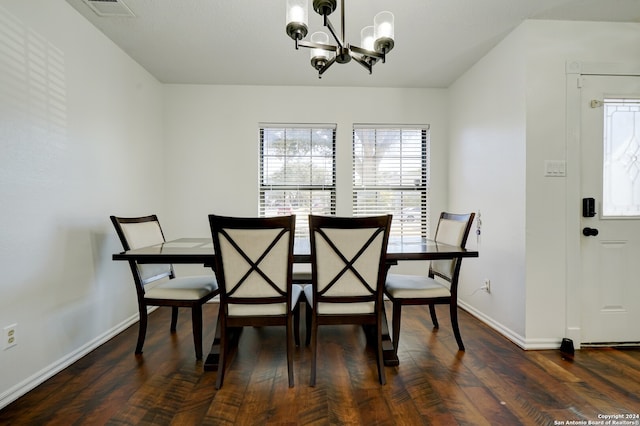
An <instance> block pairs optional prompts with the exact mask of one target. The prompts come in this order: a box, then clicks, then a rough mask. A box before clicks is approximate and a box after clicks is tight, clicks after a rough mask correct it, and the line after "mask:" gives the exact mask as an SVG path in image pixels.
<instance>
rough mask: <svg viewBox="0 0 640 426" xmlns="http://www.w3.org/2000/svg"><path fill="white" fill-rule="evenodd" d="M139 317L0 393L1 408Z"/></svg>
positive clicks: (153, 308)
mask: <svg viewBox="0 0 640 426" xmlns="http://www.w3.org/2000/svg"><path fill="white" fill-rule="evenodd" d="M155 309H157V306H155V307H151V308H149V312H152V311H154V310H155ZM139 318H140V315H139V314H135V315H133V316H131V317H129V318H127V319H126V320H124V321H122V322H121V323H120V324H118V325H116V326H115V327H113V328H111V329H110V330H107V331H106V332H104V333H103V334H101V335H100V336H97V337H96V338H95V339H93V340H91V341H90V342H88V343H87V344H85V345H83V346H81V347H80V348H78V349H76V350H75V351H73V352H71V353H69V354H67V355H66V356H64V357H62V358H60V359H59V360H57V361H56V362H54V363H52V364H50V365H48V366H47V367H45V368H43V369H42V370H40V371H38V372H37V373H35V374H33V375H32V376H31V377H28V378H26V379H25V380H23V381H22V382H20V383H18V384H17V385H15V386H13V387H11V388H9V389H8V390H7V391H5V392H3V393H2V394H0V410H1V409H3V408H4V407H6V406H7V405H9V404H11V403H12V402H13V401H15V400H17V399H18V398H20V397H21V396H23V395H24V394H26V393H27V392H29V391H31V390H33V389H35V388H36V387H37V386H39V385H40V384H42V383H43V382H45V381H46V380H48V379H50V378H51V377H53V376H54V375H56V374H58V373H59V372H60V371H62V370H64V369H65V368H67V367H68V366H70V365H71V364H73V363H74V362H76V361H78V360H79V359H81V358H82V357H83V356H85V355H87V354H88V353H89V352H91V351H92V350H94V349H96V348H97V347H99V346H100V345H102V344H104V343H106V342H107V341H109V340H111V339H112V338H114V337H115V336H117V335H118V334H120V333H122V332H123V331H124V330H126V329H127V328H129V327H131V326H132V325H133V324H135V323H137V322H138V320H139Z"/></svg>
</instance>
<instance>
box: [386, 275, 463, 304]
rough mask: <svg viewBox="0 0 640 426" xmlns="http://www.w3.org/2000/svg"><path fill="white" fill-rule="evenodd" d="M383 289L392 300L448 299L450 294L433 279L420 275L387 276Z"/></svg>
mask: <svg viewBox="0 0 640 426" xmlns="http://www.w3.org/2000/svg"><path fill="white" fill-rule="evenodd" d="M385 288H386V290H387V293H388V294H389V296H391V297H392V298H394V299H420V298H429V297H449V296H451V292H450V291H449V289H448V288H447V287H446V286H444V285H443V284H441V283H439V282H438V281H436V280H435V279H433V278H429V277H427V276H422V275H400V274H388V275H387V281H386V283H385Z"/></svg>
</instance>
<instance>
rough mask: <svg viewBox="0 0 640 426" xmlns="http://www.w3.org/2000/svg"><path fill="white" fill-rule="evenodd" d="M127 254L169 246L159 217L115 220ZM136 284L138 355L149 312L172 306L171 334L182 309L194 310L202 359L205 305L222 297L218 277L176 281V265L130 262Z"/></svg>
mask: <svg viewBox="0 0 640 426" xmlns="http://www.w3.org/2000/svg"><path fill="white" fill-rule="evenodd" d="M111 222H112V223H113V226H114V227H115V229H116V232H117V234H118V237H119V238H120V242H121V243H122V247H123V248H124V250H125V251H126V250H132V249H136V248H141V247H148V246H152V245H156V244H161V243H164V242H165V239H164V234H163V233H162V228H161V227H160V222H159V220H158V217H157V216H156V215H150V216H142V217H117V216H111ZM129 266H130V267H131V272H132V274H133V282H134V284H135V286H136V295H137V297H138V311H139V313H140V322H139V329H138V343H137V344H136V350H135V353H136V354H141V353H142V346H143V345H144V340H145V336H146V332H147V321H148V319H147V308H148V307H149V306H170V307H171V309H172V312H171V326H170V330H171V332H175V331H176V325H177V322H178V309H179V308H181V307H184V308H191V323H192V329H193V344H194V346H195V350H196V359H202V305H203V304H205V303H206V302H207V301H209V300H210V299H211V298H213V297H214V296H216V295H217V294H218V284H217V282H216V279H215V276H214V275H213V274H212V275H202V276H184V277H176V275H175V272H174V269H173V265H170V264H168V265H160V264H141V263H137V262H135V261H129Z"/></svg>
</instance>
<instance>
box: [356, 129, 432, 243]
mask: <svg viewBox="0 0 640 426" xmlns="http://www.w3.org/2000/svg"><path fill="white" fill-rule="evenodd" d="M359 131H360V132H362V131H365V132H374V134H375V143H376V144H378V133H379V132H395V131H397V132H399V138H398V143H400V145H401V146H400V148H399V150H400V153H402V149H403V148H402V137H403V136H402V135H403V132H405V131H407V132H415V131H420V159H419V161H420V172H419V175H420V177H419V182H418V185H416V184H415V179H414V182H413V183H412V184H406V183H403V182H402V181H403V180H404V179H405V178H404V177H403V176H402V162H403V160H404V159H405V158H407V159H408V158H409V156H408V155H407V156H406V157H405V156H404V155H401V156H400V157H398V158H397V159H396V161H397V164H395V166H396V169H399V170H400V173H399V176H400V177H399V180H400V181H399V182H398V183H395V184H379V182H378V178H377V173H378V172H379V170H377V169H376V170H375V173H376V177H375V180H376V182H375V183H371V182H369V181H367V182H364V181H365V180H366V179H365V178H364V177H362V176H361V177H360V183H358V177H357V176H356V174H357V173H358V171H359V170H358V166H359V164H358V158H359V157H358V153H357V152H356V149H357V147H356V146H357V141H356V137H357V133H358V132H359ZM360 143H361V142H360ZM430 145H431V144H430V126H429V125H427V124H425V125H406V124H354V125H353V133H352V155H353V158H352V192H353V193H352V212H353V215H354V216H366V215H372V214H384V213H390V214H393V215H394V219H393V222H392V229H391V234H390V237H392V238H394V239H395V238H398V239H405V240H406V239H416V238H418V237H419V238H428V236H429V235H430V220H429V218H430ZM374 151H375V152H376V154H374V156H375V158H378V157H377V150H374ZM383 157H384V154H383V155H382V156H381V157H380V158H383ZM412 160H413V162H414V163H415V162H416V160H417V156H416V155H415V153H414V156H413V158H412ZM392 163H393V160H392ZM376 167H377V166H376ZM364 173H366V172H364ZM364 191H369V192H377V193H378V194H380V193H383V192H386V193H387V194H388V193H394V192H398V193H399V195H397V196H392V198H393V199H395V200H396V202H397V200H401V204H400V206H399V207H398V208H394V209H392V210H393V211H389V210H388V209H385V208H381V207H382V206H376V205H375V204H369V205H366V204H364V205H363V206H362V208H359V206H358V197H359V193H362V192H364ZM412 192H419V195H418V197H419V206H418V207H419V213H420V215H419V218H418V221H419V224H417V228H418V229H417V230H416V229H415V228H416V224H412V225H410V224H409V222H410V221H413V220H414V219H415V217H414V216H413V215H410V213H409V212H408V209H411V208H413V207H411V206H407V205H405V204H404V203H405V201H404V200H405V199H407V195H408V194H411V193H412ZM378 196H379V195H378ZM398 210H400V213H398ZM411 211H412V212H413V210H411ZM410 216H411V217H410ZM409 225H410V226H409Z"/></svg>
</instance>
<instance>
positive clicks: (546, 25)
mask: <svg viewBox="0 0 640 426" xmlns="http://www.w3.org/2000/svg"><path fill="white" fill-rule="evenodd" d="M523 27H524V30H525V31H526V34H527V36H526V46H525V49H526V51H527V206H528V207H527V278H526V281H527V293H526V300H527V309H526V311H527V330H526V336H527V340H528V341H531V342H532V344H533V345H534V346H535V344H536V342H537V341H540V342H545V341H550V340H552V339H555V340H556V341H559V340H560V339H561V338H562V337H564V336H565V335H568V334H569V331H568V330H567V328H568V324H567V306H568V304H570V303H575V301H578V302H577V303H579V300H580V299H581V297H582V294H580V293H579V288H578V289H577V290H578V292H571V291H568V288H567V256H568V252H567V251H568V250H572V249H574V248H575V246H571V245H567V237H568V238H576V237H577V235H576V233H575V232H573V233H569V234H567V224H568V223H569V224H571V222H575V221H579V218H580V212H581V210H580V209H581V204H580V197H581V195H579V194H577V193H576V192H578V191H576V190H575V189H574V188H569V190H570V191H572V192H571V193H569V192H567V188H566V184H567V182H566V179H562V178H560V179H558V178H545V177H544V176H543V171H544V160H545V159H567V148H568V147H567V140H566V135H567V109H566V104H567V96H566V92H567V77H566V64H567V62H568V61H582V62H602V63H618V64H626V63H637V61H638V58H640V24H626V23H596V22H556V21H528V22H526V23H525V24H524V25H523ZM572 154H573V158H576V156H577V158H579V153H572ZM575 171H576V167H573V168H572V164H571V162H569V163H568V164H567V176H568V179H571V178H574V179H576V180H575V181H576V182H579V177H575V175H571V173H574V172H575ZM587 172H588V171H587ZM595 172H596V171H594V173H595ZM566 199H569V200H571V199H573V200H574V202H573V203H571V202H570V203H566V202H565V200H566Z"/></svg>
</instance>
